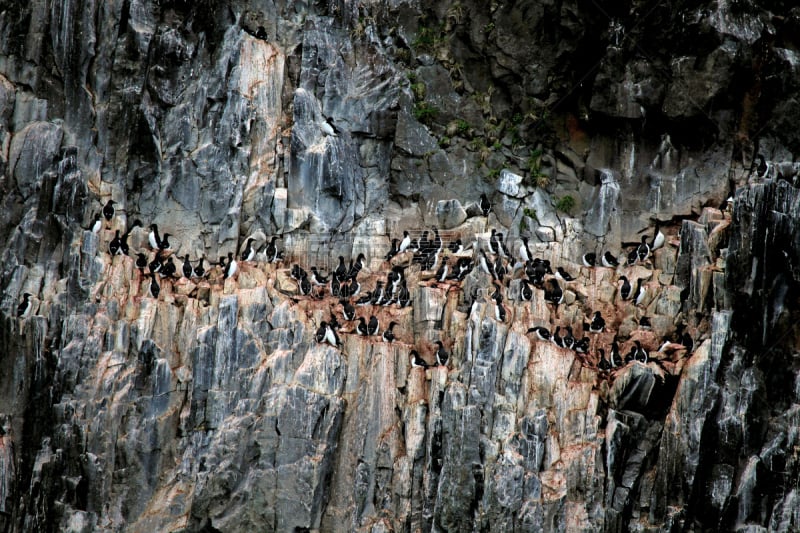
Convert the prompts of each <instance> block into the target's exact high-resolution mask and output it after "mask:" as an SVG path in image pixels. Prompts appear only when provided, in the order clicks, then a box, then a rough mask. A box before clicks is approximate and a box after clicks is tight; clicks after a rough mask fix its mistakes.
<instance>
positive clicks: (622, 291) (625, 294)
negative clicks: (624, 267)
mask: <svg viewBox="0 0 800 533" xmlns="http://www.w3.org/2000/svg"><path fill="white" fill-rule="evenodd" d="M618 281H621V282H622V284H621V285H620V287H619V295H620V297H621V298H622V299H623V300H627V299H628V298H629V297H630V295H631V282H630V281H628V278H627V277H625V276H620V277H619V280H618Z"/></svg>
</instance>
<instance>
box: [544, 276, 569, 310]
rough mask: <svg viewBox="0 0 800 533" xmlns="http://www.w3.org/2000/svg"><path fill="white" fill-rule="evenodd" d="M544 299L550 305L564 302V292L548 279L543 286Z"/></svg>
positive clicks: (556, 282) (552, 280) (556, 283)
mask: <svg viewBox="0 0 800 533" xmlns="http://www.w3.org/2000/svg"><path fill="white" fill-rule="evenodd" d="M544 299H545V301H547V302H550V303H552V304H556V305H558V304H560V303H563V302H564V291H563V290H562V289H561V286H559V284H558V281H556V280H554V279H548V280H547V281H546V282H545V284H544Z"/></svg>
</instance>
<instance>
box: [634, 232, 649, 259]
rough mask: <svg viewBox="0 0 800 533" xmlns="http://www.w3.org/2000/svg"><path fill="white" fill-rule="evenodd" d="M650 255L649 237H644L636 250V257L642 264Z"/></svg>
mask: <svg viewBox="0 0 800 533" xmlns="http://www.w3.org/2000/svg"><path fill="white" fill-rule="evenodd" d="M649 255H650V245H649V244H647V235H642V243H641V244H640V245H639V246H638V247H637V248H636V256H637V257H638V259H639V261H640V262H644V261H645V260H647V257H648V256H649Z"/></svg>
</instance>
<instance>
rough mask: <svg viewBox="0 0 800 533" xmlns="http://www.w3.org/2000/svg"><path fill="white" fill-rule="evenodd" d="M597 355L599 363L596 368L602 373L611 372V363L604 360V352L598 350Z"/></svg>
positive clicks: (600, 349)
mask: <svg viewBox="0 0 800 533" xmlns="http://www.w3.org/2000/svg"><path fill="white" fill-rule="evenodd" d="M597 353H599V354H600V362H599V363H597V368H599V369H600V370H601V371H603V372H608V371H609V370H611V363H609V362H608V360H607V359H606V351H605V350H604V349H602V348H598V349H597Z"/></svg>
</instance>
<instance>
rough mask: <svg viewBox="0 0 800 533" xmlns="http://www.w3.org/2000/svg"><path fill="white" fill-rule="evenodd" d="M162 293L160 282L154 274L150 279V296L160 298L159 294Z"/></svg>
mask: <svg viewBox="0 0 800 533" xmlns="http://www.w3.org/2000/svg"><path fill="white" fill-rule="evenodd" d="M160 293H161V287H159V286H158V282H157V281H156V277H155V276H153V277H152V278H151V279H150V296H152V297H153V298H158V295H159V294H160Z"/></svg>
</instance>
